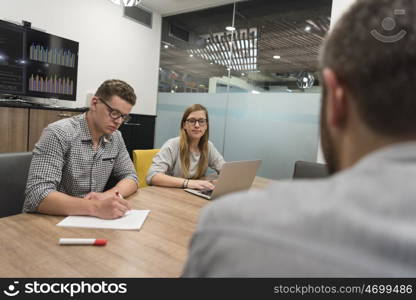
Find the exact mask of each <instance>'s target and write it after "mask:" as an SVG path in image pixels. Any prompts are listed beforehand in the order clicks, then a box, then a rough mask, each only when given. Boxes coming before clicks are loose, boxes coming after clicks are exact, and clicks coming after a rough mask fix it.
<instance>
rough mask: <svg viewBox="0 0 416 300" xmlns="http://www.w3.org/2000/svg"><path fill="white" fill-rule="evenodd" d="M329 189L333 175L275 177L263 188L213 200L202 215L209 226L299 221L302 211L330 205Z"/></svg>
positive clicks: (259, 224)
mask: <svg viewBox="0 0 416 300" xmlns="http://www.w3.org/2000/svg"><path fill="white" fill-rule="evenodd" d="M330 189H331V179H320V180H299V181H291V180H290V181H289V180H286V181H274V182H273V183H271V184H270V185H269V186H268V187H267V188H264V189H252V190H249V191H242V192H237V193H233V194H230V195H226V196H223V197H221V198H219V199H217V200H214V201H213V202H212V203H211V204H209V205H208V206H207V207H205V208H204V209H203V214H202V216H203V218H202V219H204V220H206V225H207V226H210V225H208V224H215V226H218V227H222V228H225V227H227V226H230V227H234V228H241V227H259V226H260V227H261V226H263V225H264V224H266V223H270V224H275V225H276V226H277V225H278V224H280V223H281V222H288V223H293V224H296V223H298V222H299V220H300V219H302V215H303V214H308V213H309V212H310V211H311V210H316V209H317V208H318V209H319V208H322V207H325V208H326V209H328V207H330V206H331V204H330V202H331V201H330V200H332V199H331V197H330V196H329V193H330ZM325 195H326V196H327V197H325ZM326 209H325V210H326ZM280 225H282V224H280Z"/></svg>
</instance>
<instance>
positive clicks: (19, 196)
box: [0, 152, 32, 218]
mask: <svg viewBox="0 0 416 300" xmlns="http://www.w3.org/2000/svg"><path fill="white" fill-rule="evenodd" d="M31 161H32V152H18V153H3V154H0V191H1V197H0V218H1V217H7V216H11V215H16V214H20V213H21V212H22V208H23V203H24V200H25V188H26V181H27V176H28V173H29V167H30V162H31Z"/></svg>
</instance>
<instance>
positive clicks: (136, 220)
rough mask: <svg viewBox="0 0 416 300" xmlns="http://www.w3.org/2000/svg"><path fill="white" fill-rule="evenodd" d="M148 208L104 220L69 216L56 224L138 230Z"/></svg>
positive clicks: (147, 212)
mask: <svg viewBox="0 0 416 300" xmlns="http://www.w3.org/2000/svg"><path fill="white" fill-rule="evenodd" d="M149 212H150V210H130V211H128V212H127V213H126V214H125V215H124V216H123V217H121V218H118V219H113V220H105V219H100V218H96V217H89V216H69V217H66V218H65V219H63V220H62V221H61V222H59V223H58V224H56V225H57V226H62V227H82V228H102V229H122V230H139V229H140V228H141V227H142V225H143V223H144V221H145V220H146V217H147V215H148V214H149Z"/></svg>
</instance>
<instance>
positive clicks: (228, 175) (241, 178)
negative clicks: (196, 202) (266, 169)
mask: <svg viewBox="0 0 416 300" xmlns="http://www.w3.org/2000/svg"><path fill="white" fill-rule="evenodd" d="M260 164H261V160H244V161H231V162H226V163H224V165H223V166H222V168H221V171H220V175H219V176H218V178H217V182H216V184H215V188H214V189H213V190H210V191H207V190H194V189H185V191H187V192H188V193H192V194H194V195H197V196H200V197H203V198H205V199H208V200H212V199H215V198H218V197H219V196H223V195H225V194H229V193H232V192H237V191H242V190H247V189H249V188H250V187H251V184H252V183H253V180H254V177H256V173H257V170H258V169H259V167H260Z"/></svg>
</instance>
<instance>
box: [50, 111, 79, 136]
mask: <svg viewBox="0 0 416 300" xmlns="http://www.w3.org/2000/svg"><path fill="white" fill-rule="evenodd" d="M81 118H82V115H77V116H74V117H70V118H65V119H62V120H58V121H56V122H53V123H51V124H49V125H48V126H47V130H48V131H50V132H52V133H54V134H55V135H56V136H58V137H62V138H70V137H72V136H74V135H77V134H79V133H80V127H81V124H80V122H81Z"/></svg>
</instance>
